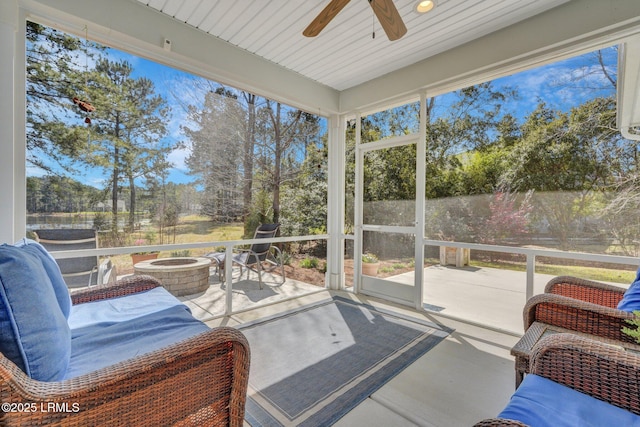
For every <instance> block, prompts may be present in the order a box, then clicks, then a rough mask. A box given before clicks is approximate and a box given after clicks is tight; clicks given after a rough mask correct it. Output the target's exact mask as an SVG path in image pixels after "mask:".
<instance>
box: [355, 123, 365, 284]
mask: <svg viewBox="0 0 640 427" xmlns="http://www.w3.org/2000/svg"><path fill="white" fill-rule="evenodd" d="M361 141H362V116H361V115H360V113H358V114H356V148H355V155H356V158H355V163H356V164H355V171H356V176H355V195H354V200H353V202H354V218H353V221H354V224H353V225H354V226H353V228H354V230H353V236H354V241H353V291H354V292H355V293H359V292H360V289H361V286H362V280H361V279H362V239H363V236H362V203H363V201H362V191H363V190H362V180H363V179H364V172H363V170H362V168H363V159H364V155H363V153H362V150H361V149H360V143H361Z"/></svg>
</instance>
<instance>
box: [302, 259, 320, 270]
mask: <svg viewBox="0 0 640 427" xmlns="http://www.w3.org/2000/svg"><path fill="white" fill-rule="evenodd" d="M300 267H302V268H318V258H309V257H307V258H305V259H303V260H302V261H300Z"/></svg>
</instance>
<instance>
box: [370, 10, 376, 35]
mask: <svg viewBox="0 0 640 427" xmlns="http://www.w3.org/2000/svg"><path fill="white" fill-rule="evenodd" d="M369 3H371V1H369ZM371 38H372V39H375V38H376V15H375V13H373V9H371Z"/></svg>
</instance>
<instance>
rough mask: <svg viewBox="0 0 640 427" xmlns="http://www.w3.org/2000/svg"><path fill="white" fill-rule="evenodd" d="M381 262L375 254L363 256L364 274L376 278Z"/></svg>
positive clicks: (368, 253)
mask: <svg viewBox="0 0 640 427" xmlns="http://www.w3.org/2000/svg"><path fill="white" fill-rule="evenodd" d="M379 266H380V261H379V260H378V257H377V256H376V255H375V254H372V253H370V252H367V253H365V254H362V274H364V275H365V276H376V275H377V274H378V267H379Z"/></svg>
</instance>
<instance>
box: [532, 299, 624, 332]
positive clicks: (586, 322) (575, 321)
mask: <svg viewBox="0 0 640 427" xmlns="http://www.w3.org/2000/svg"><path fill="white" fill-rule="evenodd" d="M522 314H523V322H524V329H525V330H527V329H528V328H529V326H531V324H533V322H541V323H546V324H548V325H554V326H558V327H561V328H565V329H569V330H572V331H576V332H582V333H586V334H591V335H596V336H599V337H603V338H609V339H612V340H617V341H625V342H635V341H634V339H633V338H632V337H630V336H628V335H626V334H623V333H622V328H623V327H625V326H626V327H629V324H627V322H626V320H631V319H633V318H634V316H633V314H632V313H629V312H626V311H622V310H618V309H615V308H609V307H605V306H602V305H598V304H592V303H588V302H584V301H580V300H576V299H573V298H569V297H565V296H562V295H555V294H539V295H534V296H533V297H531V298H529V300H528V301H527V303H526V304H525V306H524V309H523V313H522Z"/></svg>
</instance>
